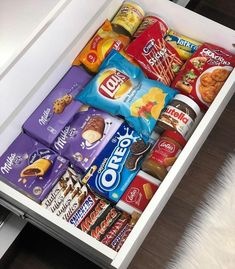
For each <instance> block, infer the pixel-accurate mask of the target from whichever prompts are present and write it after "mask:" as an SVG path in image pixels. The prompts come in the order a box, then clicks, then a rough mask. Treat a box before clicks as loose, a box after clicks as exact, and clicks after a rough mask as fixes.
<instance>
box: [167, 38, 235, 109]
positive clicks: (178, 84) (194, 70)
mask: <svg viewBox="0 0 235 269" xmlns="http://www.w3.org/2000/svg"><path fill="white" fill-rule="evenodd" d="M234 66H235V55H233V54H231V53H230V52H229V51H227V50H225V49H223V48H221V47H218V46H216V45H212V44H209V43H204V44H203V45H202V46H201V47H199V49H198V50H197V51H196V52H195V53H194V54H193V56H192V57H191V58H190V59H188V60H187V62H186V64H185V65H184V67H183V68H182V70H181V71H180V72H179V74H178V75H177V77H176V78H175V80H174V81H173V83H172V85H171V86H172V88H176V89H178V90H180V91H181V92H182V93H184V94H186V95H188V96H189V97H191V98H192V99H194V101H195V102H196V103H198V105H199V106H200V107H201V109H203V110H204V111H206V110H207V109H208V107H209V106H210V105H211V103H212V102H213V100H214V99H215V97H216V95H217V94H218V92H219V91H220V89H221V88H222V86H223V85H224V83H225V81H226V79H227V78H228V76H229V75H230V73H231V72H232V70H233V68H234Z"/></svg>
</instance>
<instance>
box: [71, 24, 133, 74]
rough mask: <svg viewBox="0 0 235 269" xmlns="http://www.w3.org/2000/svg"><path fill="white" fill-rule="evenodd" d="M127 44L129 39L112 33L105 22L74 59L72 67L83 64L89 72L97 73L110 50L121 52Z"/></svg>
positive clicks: (109, 25)
mask: <svg viewBox="0 0 235 269" xmlns="http://www.w3.org/2000/svg"><path fill="white" fill-rule="evenodd" d="M129 42H130V38H129V37H127V36H125V35H122V34H118V33H116V32H114V31H113V29H112V25H111V23H110V21H108V20H106V21H105V22H104V23H103V25H102V26H101V27H100V29H99V30H98V31H97V32H96V34H95V35H94V36H93V37H92V39H91V40H90V41H89V42H88V43H87V45H86V46H85V47H84V48H83V50H82V51H81V52H80V53H79V54H78V56H77V57H76V58H75V60H74V61H73V65H80V64H83V65H84V66H85V67H86V68H87V69H88V70H90V71H91V72H93V73H97V72H98V69H99V66H100V65H101V63H102V61H103V60H104V58H105V57H106V56H107V54H108V53H109V52H110V51H111V50H112V49H115V50H117V51H121V50H123V49H124V48H126V47H127V45H128V44H129Z"/></svg>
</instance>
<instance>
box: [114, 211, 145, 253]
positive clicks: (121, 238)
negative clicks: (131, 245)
mask: <svg viewBox="0 0 235 269" xmlns="http://www.w3.org/2000/svg"><path fill="white" fill-rule="evenodd" d="M139 217H140V214H139V213H137V212H133V213H132V217H131V219H130V221H129V222H128V223H127V224H126V225H125V226H124V227H123V228H122V230H121V231H120V232H119V234H118V235H117V236H116V237H115V238H114V240H113V241H112V242H111V244H110V245H109V247H111V248H112V249H113V250H115V251H117V252H118V251H119V250H120V248H121V247H122V245H123V244H124V242H125V241H126V239H127V237H128V235H129V234H130V232H131V231H132V229H133V228H134V226H135V224H136V222H137V220H138V219H139Z"/></svg>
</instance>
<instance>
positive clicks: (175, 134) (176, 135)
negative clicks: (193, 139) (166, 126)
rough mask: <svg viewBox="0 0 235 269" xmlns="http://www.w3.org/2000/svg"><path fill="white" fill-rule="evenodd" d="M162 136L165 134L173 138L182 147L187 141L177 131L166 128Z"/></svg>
mask: <svg viewBox="0 0 235 269" xmlns="http://www.w3.org/2000/svg"><path fill="white" fill-rule="evenodd" d="M162 136H167V137H170V138H172V139H174V140H175V141H176V142H178V143H179V144H180V145H181V146H182V147H184V146H185V145H186V142H187V141H186V139H185V138H184V137H183V136H182V135H181V134H180V133H178V132H177V131H172V130H166V131H164V132H163V134H162Z"/></svg>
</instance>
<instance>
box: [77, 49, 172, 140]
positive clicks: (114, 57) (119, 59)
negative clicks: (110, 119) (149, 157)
mask: <svg viewBox="0 0 235 269" xmlns="http://www.w3.org/2000/svg"><path fill="white" fill-rule="evenodd" d="M176 93H177V91H176V90H173V89H171V88H169V87H167V86H166V85H164V84H163V83H161V82H158V81H154V80H150V79H147V78H146V77H145V76H144V74H143V72H142V70H141V69H140V68H139V67H137V66H135V65H133V64H131V63H130V62H129V61H128V60H126V58H125V57H123V56H122V55H121V54H120V53H119V52H117V51H115V50H112V51H111V52H110V54H109V55H108V56H107V58H106V59H105V60H104V62H103V63H102V65H101V67H100V71H99V73H98V74H97V75H96V76H95V77H94V78H93V79H92V80H91V81H90V82H89V83H88V84H87V85H86V86H85V87H84V89H83V91H82V92H81V93H80V94H78V95H77V96H76V99H77V100H79V101H81V102H83V103H85V104H88V105H91V106H93V107H95V108H98V109H101V110H105V111H107V112H109V113H111V114H113V115H120V116H122V117H124V119H125V120H126V121H127V122H128V123H129V125H130V126H131V127H133V128H134V129H135V130H136V131H137V132H138V133H139V134H140V135H142V137H143V138H147V139H148V138H149V137H150V135H151V132H152V131H153V128H154V126H155V124H156V121H157V119H158V117H159V115H160V113H161V111H162V110H163V109H164V108H165V106H166V105H167V104H168V103H169V102H170V101H171V100H172V98H173V97H174V96H175V94H176Z"/></svg>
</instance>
